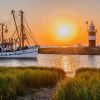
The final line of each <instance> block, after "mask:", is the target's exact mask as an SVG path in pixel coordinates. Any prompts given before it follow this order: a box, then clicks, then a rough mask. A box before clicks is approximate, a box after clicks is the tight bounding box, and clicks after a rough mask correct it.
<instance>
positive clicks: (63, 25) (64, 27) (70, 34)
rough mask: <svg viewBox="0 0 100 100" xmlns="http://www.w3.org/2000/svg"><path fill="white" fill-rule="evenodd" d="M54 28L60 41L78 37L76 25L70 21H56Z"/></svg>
mask: <svg viewBox="0 0 100 100" xmlns="http://www.w3.org/2000/svg"><path fill="white" fill-rule="evenodd" d="M54 28H55V33H56V39H57V40H58V41H62V42H64V41H73V40H74V39H75V38H76V37H77V28H76V25H75V24H74V23H71V22H69V21H60V22H56V25H55V27H54Z"/></svg>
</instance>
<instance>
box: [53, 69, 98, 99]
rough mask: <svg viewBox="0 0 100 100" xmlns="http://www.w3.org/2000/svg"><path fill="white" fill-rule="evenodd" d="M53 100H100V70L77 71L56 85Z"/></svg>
mask: <svg viewBox="0 0 100 100" xmlns="http://www.w3.org/2000/svg"><path fill="white" fill-rule="evenodd" d="M53 100H100V69H89V68H87V69H79V70H77V71H76V75H75V77H74V78H73V79H71V78H69V79H66V80H64V81H62V82H60V83H59V84H58V89H57V92H56V94H55V95H54V98H53Z"/></svg>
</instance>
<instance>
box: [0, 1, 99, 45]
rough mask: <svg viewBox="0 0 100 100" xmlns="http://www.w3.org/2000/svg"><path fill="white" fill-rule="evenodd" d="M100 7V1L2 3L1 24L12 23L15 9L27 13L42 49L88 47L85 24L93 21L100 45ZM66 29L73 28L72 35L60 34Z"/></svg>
mask: <svg viewBox="0 0 100 100" xmlns="http://www.w3.org/2000/svg"><path fill="white" fill-rule="evenodd" d="M99 5H100V0H0V8H1V9H0V13H1V14H0V21H1V22H2V21H3V22H6V21H8V20H9V18H11V17H10V11H11V10H12V9H15V10H17V11H19V10H20V9H23V11H24V12H25V17H26V19H27V21H28V23H29V26H30V28H31V30H32V32H33V33H34V35H35V37H36V39H37V41H38V43H39V44H40V45H75V44H77V43H82V44H84V45H88V34H87V26H86V25H85V22H86V21H87V20H88V21H89V22H90V21H91V19H93V20H94V23H95V25H96V27H97V29H98V33H97V43H98V44H99V43H100V34H99V32H100V14H99V9H100V6H99ZM17 13H18V12H17ZM63 26H64V27H65V26H66V27H67V28H68V27H70V32H69V35H68V34H67V35H61V34H59V30H60V28H62V27H63Z"/></svg>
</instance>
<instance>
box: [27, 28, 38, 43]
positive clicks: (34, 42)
mask: <svg viewBox="0 0 100 100" xmlns="http://www.w3.org/2000/svg"><path fill="white" fill-rule="evenodd" d="M25 30H26V32H27V33H28V34H29V32H28V31H27V29H26V28H25ZM29 36H30V37H31V35H30V34H29ZM31 39H32V41H34V43H35V44H36V45H38V44H37V42H36V41H35V40H34V39H33V38H32V37H31Z"/></svg>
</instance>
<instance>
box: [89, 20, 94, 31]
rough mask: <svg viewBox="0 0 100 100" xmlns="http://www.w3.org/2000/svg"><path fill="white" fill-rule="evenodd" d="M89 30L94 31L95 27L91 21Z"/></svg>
mask: <svg viewBox="0 0 100 100" xmlns="http://www.w3.org/2000/svg"><path fill="white" fill-rule="evenodd" d="M89 29H91V30H94V29H95V25H94V24H93V21H92V22H91V24H90V26H89Z"/></svg>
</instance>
